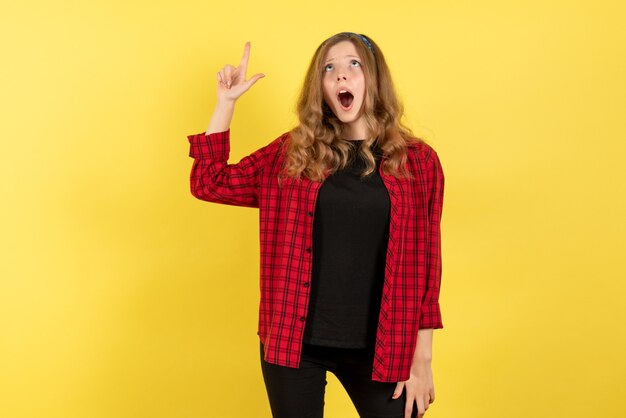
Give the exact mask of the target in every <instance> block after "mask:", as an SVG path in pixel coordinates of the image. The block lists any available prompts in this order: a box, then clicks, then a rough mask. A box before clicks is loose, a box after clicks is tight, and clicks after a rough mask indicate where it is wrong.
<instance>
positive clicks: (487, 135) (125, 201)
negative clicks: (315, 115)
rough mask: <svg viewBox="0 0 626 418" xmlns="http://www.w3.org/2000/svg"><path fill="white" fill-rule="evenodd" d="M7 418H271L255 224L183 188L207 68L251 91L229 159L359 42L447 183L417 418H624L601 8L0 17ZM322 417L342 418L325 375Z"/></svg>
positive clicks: (347, 7) (285, 6)
mask: <svg viewBox="0 0 626 418" xmlns="http://www.w3.org/2000/svg"><path fill="white" fill-rule="evenodd" d="M0 15H1V17H0V23H1V25H0V35H1V36H0V39H1V41H0V42H1V43H2V65H1V66H0V83H1V85H0V87H1V90H0V91H1V92H2V109H0V110H1V112H0V113H1V117H2V124H1V135H2V142H1V143H2V148H1V150H2V152H1V154H0V158H1V161H0V170H1V172H0V174H1V179H2V181H1V184H2V189H1V192H2V201H3V203H2V209H1V210H2V216H1V222H2V224H1V225H0V226H1V231H2V232H1V236H2V239H1V247H0V250H1V257H2V258H1V260H0V275H1V281H0V416H2V417H3V418H25V417H29V418H31V417H32V418H35V417H37V418H43V417H46V418H57V417H58V418H61V417H63V418H73V417H77V418H100V417H102V418H105V417H106V418H113V417H116V418H117V417H120V418H126V417H128V418H131V417H132V418H140V417H146V418H147V417H151V418H157V417H168V418H170V417H171V418H174V417H176V418H177V417H269V416H270V413H269V406H268V402H267V398H266V394H265V388H264V386H263V381H262V375H261V372H260V368H259V358H258V337H257V336H256V325H257V323H256V321H257V317H256V315H257V306H258V273H259V271H258V229H257V227H258V223H257V214H258V212H257V210H255V209H250V208H237V207H232V206H224V205H217V204H210V203H206V202H201V201H199V200H196V199H195V198H193V197H192V196H191V194H190V192H189V184H188V181H189V179H188V175H189V170H190V168H191V164H192V160H191V159H190V158H189V157H188V151H189V149H188V143H187V138H186V135H188V134H192V133H199V132H203V131H204V130H205V129H206V126H207V124H208V121H209V119H210V115H211V113H212V109H213V106H214V104H215V73H216V72H217V71H218V70H219V69H220V68H221V67H222V66H223V65H224V64H226V63H231V64H233V65H238V63H239V60H240V57H241V53H242V50H243V45H244V43H245V42H246V41H248V40H250V41H251V42H252V49H251V58H250V65H249V73H248V75H252V74H255V73H257V72H264V73H265V74H266V77H265V78H264V79H261V80H260V81H259V82H258V83H257V84H256V85H255V86H254V87H253V88H252V89H251V90H250V91H249V92H248V93H247V94H246V95H244V96H243V97H242V98H241V100H240V101H239V102H238V105H237V109H236V113H235V118H234V120H233V123H232V125H231V128H232V134H233V137H232V151H231V160H230V161H231V162H237V161H238V160H239V159H240V158H241V157H243V156H244V155H247V154H249V153H251V152H252V151H254V150H256V149H258V148H260V147H261V146H263V145H265V144H267V143H269V142H270V141H271V140H272V139H274V138H276V137H277V136H278V135H280V134H281V133H283V132H285V131H287V130H288V129H289V128H290V127H291V126H292V125H293V123H295V116H294V112H293V109H294V105H295V99H296V95H297V93H298V89H299V88H300V86H301V83H302V79H303V76H304V72H305V70H306V67H307V65H308V62H309V60H310V58H311V56H312V54H313V52H314V50H315V48H316V47H317V45H318V44H319V43H320V42H321V41H322V40H323V39H325V38H326V37H328V36H330V35H332V34H334V33H336V32H340V31H355V32H360V33H365V34H366V35H369V36H371V37H372V38H373V39H374V40H375V41H376V42H377V43H378V44H379V45H380V47H381V48H382V50H383V51H384V53H385V55H386V58H387V60H388V63H389V65H390V67H391V70H392V74H393V76H394V80H395V82H396V83H397V88H398V90H399V92H400V94H401V96H402V98H403V100H404V102H405V104H406V122H407V124H408V125H409V126H410V127H412V128H413V129H414V131H415V132H416V133H418V134H420V135H423V136H424V137H425V138H426V139H427V140H428V141H429V143H430V144H431V145H432V146H433V147H434V148H435V149H436V150H437V151H438V153H439V155H440V158H441V161H442V164H443V167H444V171H445V174H446V191H445V203H444V214H443V220H442V234H443V263H444V265H443V282H442V288H441V306H442V311H443V318H444V326H445V328H444V329H443V330H437V331H435V336H434V348H433V350H434V359H433V372H434V383H435V393H436V400H435V403H433V404H432V405H431V407H430V409H429V410H428V412H427V414H426V416H427V417H430V418H438V417H449V418H460V417H464V418H488V417H498V418H500V417H506V418H516V417H529V416H533V417H568V418H575V417H585V418H588V417H602V418H613V417H623V416H624V406H625V405H624V399H625V395H626V379H625V378H624V376H625V375H626V360H625V359H624V352H625V347H626V332H625V331H626V330H625V326H624V323H625V322H626V310H625V307H624V306H625V303H624V299H625V297H626V292H625V286H626V285H625V283H624V279H625V278H626V274H625V273H626V268H625V267H624V257H623V252H624V244H626V243H625V242H624V241H625V240H624V237H625V236H626V228H625V225H626V223H625V221H624V216H625V215H626V211H625V206H626V197H625V196H626V187H625V182H624V179H625V178H626V176H625V170H624V162H625V161H626V145H625V139H626V123H625V120H624V119H625V116H626V47H625V40H626V30H625V29H624V26H623V22H624V19H625V17H626V16H625V13H624V6H622V5H621V2H619V1H605V0H602V1H600V0H598V1H508V2H503V1H487V0H476V1H456V2H455V1H434V0H432V1H408V0H407V1H404V2H376V1H345V2H336V1H326V0H323V1H317V2H314V3H312V4H311V5H305V4H304V3H302V4H294V2H292V1H275V2H261V1H247V0H244V1H239V2H216V1H189V2H179V1H176V2H175V1H135V2H126V1H124V2H122V1H90V2H78V1H64V2H44V1H27V2H14V3H12V4H5V5H3V6H2V12H1V13H0ZM326 416H327V417H329V418H339V417H341V418H350V417H353V418H354V417H357V415H356V413H355V412H354V408H353V407H352V405H351V404H350V401H349V399H348V397H347V395H346V394H345V392H344V391H343V389H342V388H341V387H340V386H339V384H338V382H337V381H336V380H335V379H334V377H333V376H332V375H329V387H328V394H327V409H326Z"/></svg>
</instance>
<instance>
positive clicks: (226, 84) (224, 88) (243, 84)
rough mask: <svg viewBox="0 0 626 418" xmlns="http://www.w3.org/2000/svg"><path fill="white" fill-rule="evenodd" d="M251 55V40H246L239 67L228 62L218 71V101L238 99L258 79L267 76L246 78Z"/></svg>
mask: <svg viewBox="0 0 626 418" xmlns="http://www.w3.org/2000/svg"><path fill="white" fill-rule="evenodd" d="M249 57H250V42H246V45H245V47H244V49H243V57H242V58H241V63H240V64H239V67H233V66H232V65H230V64H226V66H225V67H224V68H222V69H221V70H220V71H219V72H218V73H217V99H218V101H232V102H234V101H235V100H237V99H238V98H239V97H240V96H241V95H242V94H244V93H245V92H246V91H248V89H249V88H250V87H252V85H253V84H254V83H256V82H257V80H258V79H260V78H263V77H265V74H261V73H259V74H255V75H253V76H252V77H251V78H250V79H249V80H246V71H247V70H248V58H249Z"/></svg>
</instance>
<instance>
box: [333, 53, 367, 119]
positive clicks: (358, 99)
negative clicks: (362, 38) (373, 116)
mask: <svg viewBox="0 0 626 418" xmlns="http://www.w3.org/2000/svg"><path fill="white" fill-rule="evenodd" d="M323 64H324V67H323V71H324V75H323V80H322V84H323V89H324V101H325V102H326V104H327V105H328V106H329V107H330V108H331V109H332V111H333V113H334V114H335V116H337V118H338V119H339V120H341V121H342V122H343V123H348V124H354V123H356V122H360V117H361V107H362V105H363V100H364V99H365V76H364V75H363V68H361V57H360V56H359V54H358V53H357V52H356V48H355V47H354V45H353V44H352V42H350V41H341V42H339V43H338V44H335V45H333V46H332V47H330V48H329V49H328V52H327V54H326V57H325V58H324V63H323Z"/></svg>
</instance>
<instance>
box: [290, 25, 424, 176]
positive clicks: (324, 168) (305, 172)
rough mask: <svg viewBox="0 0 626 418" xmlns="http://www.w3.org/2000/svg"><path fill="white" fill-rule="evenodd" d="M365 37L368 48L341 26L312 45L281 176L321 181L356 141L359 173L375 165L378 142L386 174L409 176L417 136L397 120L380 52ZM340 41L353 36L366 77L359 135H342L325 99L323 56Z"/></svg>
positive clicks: (345, 159) (344, 160)
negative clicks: (409, 150)
mask: <svg viewBox="0 0 626 418" xmlns="http://www.w3.org/2000/svg"><path fill="white" fill-rule="evenodd" d="M363 36H365V35H363ZM366 38H367V39H368V40H369V42H370V45H371V47H372V48H373V52H372V51H370V49H369V48H368V46H367V45H366V44H365V43H364V41H363V40H362V39H361V38H360V37H359V35H357V34H354V33H345V32H343V33H339V34H336V35H333V36H331V37H330V38H328V39H326V40H325V41H324V42H322V44H321V45H320V46H319V47H318V48H317V50H316V51H315V54H314V55H313V58H312V59H311V63H310V64H309V69H308V71H307V74H306V76H305V79H304V85H303V87H302V90H301V93H300V96H299V99H298V103H297V115H298V119H299V124H298V125H297V126H296V127H295V128H293V129H292V130H291V131H290V132H289V133H290V135H291V140H290V141H289V143H288V145H287V147H286V149H285V164H284V169H283V171H282V175H281V177H283V176H287V177H292V178H300V177H301V176H304V177H306V178H308V179H310V180H314V181H322V180H323V179H324V177H325V174H326V175H327V174H330V173H332V172H334V171H336V170H337V169H340V168H344V167H345V166H346V164H347V163H348V159H349V157H350V150H351V149H352V147H354V146H355V145H354V143H357V144H358V145H357V147H358V152H359V154H360V155H361V156H362V157H363V159H364V161H365V167H364V169H363V172H362V173H361V176H362V177H363V176H367V175H369V174H371V173H372V172H373V171H374V170H375V169H376V165H375V164H376V163H375V160H374V155H373V154H372V151H371V147H372V146H378V148H379V149H380V150H381V151H382V153H383V154H384V155H385V156H386V160H385V161H383V163H382V167H381V169H382V170H383V172H384V173H385V174H388V175H393V176H395V177H398V178H401V177H404V178H413V176H412V175H411V174H410V173H409V172H408V170H407V169H406V166H405V163H406V159H407V155H406V154H407V146H408V144H409V143H412V142H419V141H422V139H420V138H417V137H415V136H414V135H413V133H412V131H411V130H410V129H409V128H408V127H406V126H404V125H403V123H402V122H401V120H400V119H401V118H402V116H403V113H404V107H403V105H402V103H400V101H399V100H398V97H397V95H396V92H395V89H394V86H393V82H392V80H391V74H390V71H389V67H388V66H387V63H386V61H385V57H384V56H383V53H382V51H381V50H380V48H379V47H378V45H376V43H375V42H374V41H373V40H371V38H369V37H368V36H366ZM341 41H350V42H352V44H353V45H354V47H355V48H356V51H357V53H358V54H359V56H360V57H361V67H362V68H363V73H364V77H365V98H364V101H363V108H362V112H363V115H364V116H365V122H366V125H367V128H368V131H369V133H370V136H369V137H367V138H365V139H364V140H363V141H351V140H347V139H343V138H342V125H343V123H342V122H341V121H340V120H339V119H338V118H337V116H335V114H334V113H333V111H332V109H331V108H330V107H329V106H328V105H327V104H326V103H325V101H324V96H323V90H322V78H323V66H324V59H325V57H326V53H327V51H328V49H329V48H330V47H332V46H333V45H335V44H337V43H339V42H341ZM279 183H280V178H279Z"/></svg>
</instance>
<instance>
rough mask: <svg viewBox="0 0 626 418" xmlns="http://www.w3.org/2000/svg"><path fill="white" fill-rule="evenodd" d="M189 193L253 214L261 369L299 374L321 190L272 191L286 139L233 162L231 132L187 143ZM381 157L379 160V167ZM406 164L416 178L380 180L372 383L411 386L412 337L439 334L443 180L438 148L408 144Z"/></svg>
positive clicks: (305, 185)
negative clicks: (383, 226)
mask: <svg viewBox="0 0 626 418" xmlns="http://www.w3.org/2000/svg"><path fill="white" fill-rule="evenodd" d="M187 138H188V140H189V144H190V151H189V156H190V157H192V158H193V159H194V162H193V166H192V169H191V176H190V182H191V193H192V195H193V196H195V197H196V198H198V199H201V200H205V201H208V202H214V203H221V204H227V205H235V206H245V207H252V208H259V224H260V225H259V226H260V251H261V257H260V262H261V266H260V274H261V277H260V280H261V282H260V287H261V301H260V305H259V322H258V335H259V337H260V339H261V342H262V343H263V346H264V351H265V360H266V361H267V362H270V363H273V364H277V365H281V366H287V367H298V366H299V364H300V353H301V348H302V338H303V333H304V326H305V321H306V318H307V309H308V306H309V294H310V289H311V286H310V283H309V282H310V280H311V268H312V264H313V258H312V248H313V243H312V235H313V218H314V213H315V204H316V198H317V194H318V190H319V188H320V186H321V185H322V182H316V181H311V180H309V179H306V178H302V179H300V180H294V179H291V178H285V179H284V181H283V183H282V187H281V188H279V187H278V182H277V176H278V174H279V172H280V171H281V169H282V162H283V160H284V153H283V150H284V147H283V146H284V145H285V144H286V142H287V141H289V140H290V134H289V133H288V132H287V133H284V134H282V135H281V136H279V137H278V138H276V139H275V140H273V141H272V142H270V143H269V144H267V145H266V146H264V147H262V148H260V149H258V150H257V151H255V152H253V153H252V154H250V155H247V156H245V157H243V158H242V159H241V160H240V161H239V162H238V163H235V164H229V163H228V157H229V153H230V130H227V131H224V132H217V133H212V134H209V135H206V133H204V132H203V133H199V134H195V135H189V136H188V137H187ZM385 158H386V157H385V156H383V157H382V160H381V167H382V162H383V161H384V160H385ZM407 164H408V168H409V170H410V171H411V173H412V174H413V175H414V177H415V178H414V179H412V180H410V179H398V178H396V177H393V176H389V175H386V174H383V172H382V169H380V168H379V172H380V175H381V177H382V180H383V182H384V184H385V186H386V187H387V191H388V193H389V198H390V202H391V211H390V223H389V241H388V245H387V255H386V265H385V277H384V285H383V295H382V299H381V307H380V314H379V317H378V328H377V333H376V345H375V347H374V351H375V352H374V363H373V366H372V380H376V381H382V382H400V381H404V380H408V379H409V374H410V369H411V363H412V360H413V354H414V351H415V346H416V343H417V336H418V334H417V331H418V330H419V329H423V328H443V324H442V321H441V312H440V307H439V289H440V283H441V241H440V236H441V234H440V221H441V213H442V206H443V190H444V175H443V170H442V168H441V163H440V161H439V157H438V155H437V153H436V152H435V150H434V149H433V148H431V147H430V146H429V145H428V144H426V143H424V142H419V143H411V144H410V146H409V147H408V155H407Z"/></svg>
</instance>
